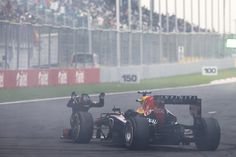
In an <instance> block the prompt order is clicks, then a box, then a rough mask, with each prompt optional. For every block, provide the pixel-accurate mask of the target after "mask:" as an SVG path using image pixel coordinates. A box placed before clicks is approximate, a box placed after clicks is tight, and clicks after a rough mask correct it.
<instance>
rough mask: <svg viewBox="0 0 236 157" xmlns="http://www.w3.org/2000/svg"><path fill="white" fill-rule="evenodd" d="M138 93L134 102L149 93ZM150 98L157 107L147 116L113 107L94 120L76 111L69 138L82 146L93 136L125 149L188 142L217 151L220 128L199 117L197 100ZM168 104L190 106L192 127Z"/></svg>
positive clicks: (189, 98)
mask: <svg viewBox="0 0 236 157" xmlns="http://www.w3.org/2000/svg"><path fill="white" fill-rule="evenodd" d="M138 93H139V94H142V96H141V98H140V99H137V101H138V102H140V100H142V99H143V98H144V97H146V96H147V95H148V94H151V92H147V91H140V92H138ZM151 97H152V98H153V102H154V104H155V106H158V107H155V106H154V107H155V108H154V109H151V110H150V111H149V112H148V114H145V111H142V110H141V109H140V108H138V109H137V110H132V109H129V110H127V111H126V112H124V113H123V112H121V109H120V108H116V107H114V108H113V110H112V112H109V113H102V114H101V116H100V117H99V118H97V119H96V120H95V121H93V118H92V115H91V114H90V113H89V112H88V110H86V111H78V112H75V113H74V114H72V118H71V119H74V120H72V121H73V122H72V123H71V130H74V131H72V132H75V133H72V136H71V137H72V139H74V140H75V141H76V142H81V143H83V142H89V141H90V140H91V139H92V138H93V137H94V138H97V139H100V140H101V141H109V142H117V143H120V144H123V145H125V146H126V147H127V148H128V149H146V148H147V147H148V146H149V145H150V144H152V145H153V144H154V145H179V144H184V145H188V144H190V143H195V144H196V146H197V149H198V150H216V149H217V147H218V145H219V142H220V126H219V124H218V121H217V120H216V119H214V118H202V115H201V99H200V98H198V97H197V96H177V95H153V96H151ZM168 104H172V105H189V109H190V114H191V115H192V117H193V125H184V124H180V123H179V122H178V121H177V117H176V116H175V115H173V114H172V113H171V112H170V111H169V110H168V109H166V107H165V105H168ZM155 109H156V110H155ZM158 114H159V115H158ZM160 117H162V118H163V119H161V118H160ZM78 126H79V127H78ZM78 128H79V129H78ZM88 130H90V131H88ZM88 134H89V135H88ZM79 136H80V137H81V139H80V138H79ZM82 137H83V138H84V137H87V140H83V139H82Z"/></svg>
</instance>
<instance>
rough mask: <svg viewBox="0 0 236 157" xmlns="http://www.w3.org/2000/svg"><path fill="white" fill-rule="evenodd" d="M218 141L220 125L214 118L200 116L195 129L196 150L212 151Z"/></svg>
mask: <svg viewBox="0 0 236 157" xmlns="http://www.w3.org/2000/svg"><path fill="white" fill-rule="evenodd" d="M219 143H220V126H219V123H218V121H217V120H216V119H214V118H202V119H201V123H200V125H198V126H197V128H196V130H195V144H196V146H197V149H198V150H201V151H214V150H216V149H217V147H218V146H219Z"/></svg>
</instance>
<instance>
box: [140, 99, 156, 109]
mask: <svg viewBox="0 0 236 157" xmlns="http://www.w3.org/2000/svg"><path fill="white" fill-rule="evenodd" d="M143 105H144V107H148V108H150V109H153V108H154V107H155V102H154V98H153V96H146V97H145V100H144V102H143Z"/></svg>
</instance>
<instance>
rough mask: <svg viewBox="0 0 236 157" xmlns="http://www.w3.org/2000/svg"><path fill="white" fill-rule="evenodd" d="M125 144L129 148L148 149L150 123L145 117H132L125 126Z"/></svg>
mask: <svg viewBox="0 0 236 157" xmlns="http://www.w3.org/2000/svg"><path fill="white" fill-rule="evenodd" d="M124 139H125V146H126V147H127V148H128V149H135V150H137V149H146V148H147V147H148V143H149V123H148V120H147V119H146V118H145V117H142V116H139V115H137V116H134V117H130V118H129V119H128V120H127V122H126V124H125V127H124Z"/></svg>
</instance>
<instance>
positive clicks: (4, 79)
mask: <svg viewBox="0 0 236 157" xmlns="http://www.w3.org/2000/svg"><path fill="white" fill-rule="evenodd" d="M99 82H100V70H99V69H98V68H90V69H49V70H40V69H37V70H0V88H19V87H39V86H51V85H53V86H57V85H74V84H90V83H99Z"/></svg>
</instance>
